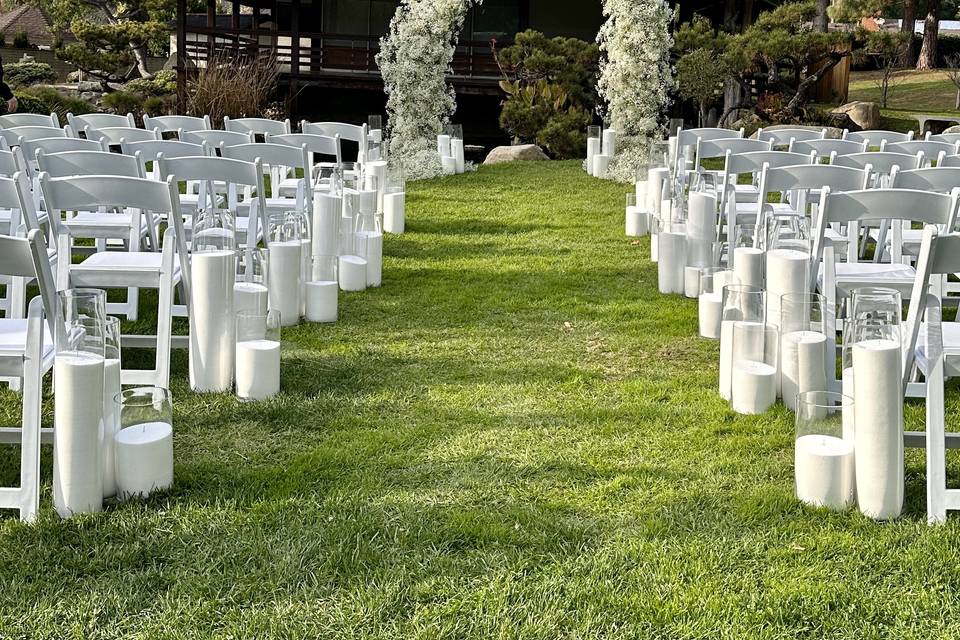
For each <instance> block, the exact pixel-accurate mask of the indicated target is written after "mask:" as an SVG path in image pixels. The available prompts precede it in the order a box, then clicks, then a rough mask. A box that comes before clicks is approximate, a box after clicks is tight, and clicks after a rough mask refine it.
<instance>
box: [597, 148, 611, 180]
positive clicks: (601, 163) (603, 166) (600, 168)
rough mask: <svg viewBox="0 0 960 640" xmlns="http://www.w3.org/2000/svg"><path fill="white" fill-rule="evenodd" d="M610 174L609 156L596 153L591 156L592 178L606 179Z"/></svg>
mask: <svg viewBox="0 0 960 640" xmlns="http://www.w3.org/2000/svg"><path fill="white" fill-rule="evenodd" d="M609 172H610V156H608V155H606V154H603V153H598V154H597V155H595V156H593V177H594V178H601V179H606V178H607V175H608V174H609Z"/></svg>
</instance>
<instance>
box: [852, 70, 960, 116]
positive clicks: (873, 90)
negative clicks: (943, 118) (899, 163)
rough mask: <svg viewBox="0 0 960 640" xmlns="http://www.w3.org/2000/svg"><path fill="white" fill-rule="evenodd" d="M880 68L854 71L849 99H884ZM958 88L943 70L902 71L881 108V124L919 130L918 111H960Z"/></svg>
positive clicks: (871, 100)
mask: <svg viewBox="0 0 960 640" xmlns="http://www.w3.org/2000/svg"><path fill="white" fill-rule="evenodd" d="M878 75H879V74H878V72H875V71H855V72H853V73H851V74H850V95H849V100H851V101H853V100H866V101H869V102H876V103H877V104H880V103H881V100H880V96H881V93H880V87H879V84H878V82H877V78H878ZM956 96H957V88H956V87H955V86H954V84H953V83H952V82H950V80H949V79H948V78H947V76H946V74H945V73H944V72H943V71H915V70H910V71H902V72H897V73H896V74H894V80H893V82H892V83H891V88H890V91H889V92H888V99H887V108H884V109H881V110H880V114H881V116H880V127H881V128H882V129H890V130H893V131H911V130H912V131H918V127H919V123H918V122H917V120H916V119H915V118H913V117H912V115H913V114H914V113H927V114H945V115H952V116H954V117H956V116H958V115H960V112H958V111H957V109H956Z"/></svg>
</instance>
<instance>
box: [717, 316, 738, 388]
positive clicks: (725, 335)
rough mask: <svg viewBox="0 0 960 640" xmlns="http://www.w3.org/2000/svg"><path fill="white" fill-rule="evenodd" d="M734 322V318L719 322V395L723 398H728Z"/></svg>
mask: <svg viewBox="0 0 960 640" xmlns="http://www.w3.org/2000/svg"><path fill="white" fill-rule="evenodd" d="M722 313H723V311H722V309H721V314H722ZM721 317H722V316H721ZM736 323H737V321H736V320H722V321H721V322H720V397H721V398H723V399H724V400H729V399H730V375H731V369H732V367H733V325H735V324H736Z"/></svg>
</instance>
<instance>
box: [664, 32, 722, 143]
mask: <svg viewBox="0 0 960 640" xmlns="http://www.w3.org/2000/svg"><path fill="white" fill-rule="evenodd" d="M728 77H729V74H728V72H727V69H726V67H725V66H724V64H723V61H722V60H721V61H718V60H717V59H716V56H715V55H714V52H713V51H711V50H710V49H703V48H701V49H694V50H693V51H691V52H690V53H689V54H687V55H685V56H684V57H683V58H681V59H680V61H679V62H678V63H677V86H678V87H679V92H680V97H681V98H683V99H684V100H693V101H695V102H696V103H697V107H698V108H699V110H700V126H704V124H705V122H706V118H707V110H708V109H709V107H710V104H711V103H712V102H713V101H714V99H715V97H716V93H717V89H718V88H720V87H721V86H722V85H723V81H724V80H726V79H727V78H728Z"/></svg>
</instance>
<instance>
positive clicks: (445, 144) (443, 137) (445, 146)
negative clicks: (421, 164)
mask: <svg viewBox="0 0 960 640" xmlns="http://www.w3.org/2000/svg"><path fill="white" fill-rule="evenodd" d="M437 155H439V156H440V157H441V158H443V157H445V156H449V155H450V136H448V135H447V134H445V133H441V134H440V135H438V136H437Z"/></svg>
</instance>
